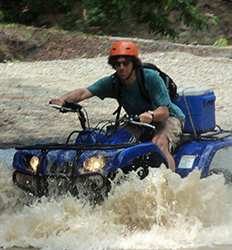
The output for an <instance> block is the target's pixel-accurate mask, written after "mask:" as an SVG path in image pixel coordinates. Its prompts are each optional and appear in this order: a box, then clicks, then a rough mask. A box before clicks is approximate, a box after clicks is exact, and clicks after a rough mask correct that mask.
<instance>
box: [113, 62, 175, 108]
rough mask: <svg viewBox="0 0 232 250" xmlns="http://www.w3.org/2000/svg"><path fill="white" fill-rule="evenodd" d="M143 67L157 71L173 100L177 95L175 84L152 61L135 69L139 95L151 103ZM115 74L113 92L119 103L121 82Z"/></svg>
mask: <svg viewBox="0 0 232 250" xmlns="http://www.w3.org/2000/svg"><path fill="white" fill-rule="evenodd" d="M144 69H152V70H154V71H156V72H158V73H159V76H160V77H161V78H162V79H163V81H164V83H165V85H166V87H167V89H168V92H169V96H170V98H171V100H172V101H173V100H175V99H177V97H178V94H177V86H176V84H175V82H174V81H173V80H172V78H171V77H170V76H169V75H167V74H166V73H164V72H163V71H162V70H160V69H159V68H158V67H157V66H156V65H155V64H152V63H143V64H142V66H141V67H140V68H139V69H138V70H137V72H136V78H137V80H138V84H139V89H140V92H141V95H142V96H143V97H144V98H145V99H146V100H147V101H148V102H149V103H151V99H150V96H149V93H148V90H147V89H146V87H145V77H144ZM114 76H115V84H114V85H115V93H116V96H117V97H116V99H117V100H118V103H119V104H120V93H121V88H120V86H121V83H120V80H119V79H118V77H117V76H116V74H114Z"/></svg>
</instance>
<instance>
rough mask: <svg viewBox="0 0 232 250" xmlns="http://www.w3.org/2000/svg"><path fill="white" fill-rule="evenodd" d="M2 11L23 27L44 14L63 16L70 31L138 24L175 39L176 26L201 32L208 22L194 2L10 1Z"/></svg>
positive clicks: (103, 0) (121, 0) (65, 25)
mask: <svg viewBox="0 0 232 250" xmlns="http://www.w3.org/2000/svg"><path fill="white" fill-rule="evenodd" d="M76 6H77V7H76ZM75 8H79V9H78V11H76V10H75ZM0 9H1V10H2V12H3V14H4V18H5V20H7V21H13V22H19V23H24V24H36V21H37V18H38V17H39V16H40V15H41V14H43V15H44V14H47V15H49V14H54V13H62V14H63V15H64V19H63V20H65V21H63V22H60V24H61V25H64V27H65V28H69V29H73V28H75V27H78V28H79V27H80V26H83V27H84V28H91V27H99V29H100V30H102V31H103V32H105V33H111V32H113V31H114V30H120V29H124V28H128V24H131V23H133V24H135V25H134V26H135V28H136V23H139V24H145V25H147V26H148V27H149V29H150V31H151V32H153V33H155V34H162V35H169V36H172V37H174V36H176V35H177V29H176V24H177V23H178V24H179V23H183V25H185V26H188V27H192V28H193V29H195V30H198V29H202V28H204V27H206V26H207V21H208V20H207V17H206V16H204V15H203V14H202V13H200V11H199V10H198V9H197V7H196V6H195V4H194V0H153V1H151V0H143V1H141V0H134V1H130V0H111V1H109V0H49V1H47V0H36V1H35V0H11V1H3V2H2V3H1V5H0Z"/></svg>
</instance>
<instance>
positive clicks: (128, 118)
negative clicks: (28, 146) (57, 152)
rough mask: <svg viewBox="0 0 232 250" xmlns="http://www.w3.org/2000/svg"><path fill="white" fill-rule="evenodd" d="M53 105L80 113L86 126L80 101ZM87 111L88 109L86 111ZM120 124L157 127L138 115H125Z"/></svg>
mask: <svg viewBox="0 0 232 250" xmlns="http://www.w3.org/2000/svg"><path fill="white" fill-rule="evenodd" d="M49 105H50V106H51V107H53V108H55V109H58V110H59V111H60V112H62V113H68V112H73V113H78V117H79V120H80V123H81V126H82V128H83V129H85V128H86V124H85V123H86V116H85V114H84V112H83V110H82V108H83V107H82V106H81V105H80V104H78V103H73V102H65V103H64V105H63V106H60V105H57V104H52V103H51V104H49ZM85 112H86V111H85ZM119 125H122V126H123V125H135V126H137V127H145V128H149V129H153V130H155V129H156V127H155V126H154V125H152V124H149V123H145V122H141V121H140V119H139V116H138V115H125V116H123V117H122V118H120V119H119Z"/></svg>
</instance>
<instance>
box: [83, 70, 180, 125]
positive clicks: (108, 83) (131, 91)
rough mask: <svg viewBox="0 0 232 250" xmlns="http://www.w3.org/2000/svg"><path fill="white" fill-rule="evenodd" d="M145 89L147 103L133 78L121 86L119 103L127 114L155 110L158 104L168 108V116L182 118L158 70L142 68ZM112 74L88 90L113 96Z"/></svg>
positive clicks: (97, 94)
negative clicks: (132, 80)
mask: <svg viewBox="0 0 232 250" xmlns="http://www.w3.org/2000/svg"><path fill="white" fill-rule="evenodd" d="M144 78H145V89H146V91H147V92H148V93H149V96H150V100H151V103H149V102H148V101H147V100H146V99H145V98H144V97H143V96H142V95H141V92H140V89H139V85H138V82H137V81H136V80H135V81H134V83H133V84H131V85H130V86H126V85H123V84H122V86H121V98H120V101H121V104H122V106H123V108H124V109H125V111H126V112H127V113H128V114H129V115H139V114H141V113H143V112H145V111H148V110H155V109H156V108H158V107H160V106H166V107H168V109H169V112H170V116H174V117H177V118H179V119H181V120H183V119H184V117H185V116H184V114H183V112H182V111H181V109H180V108H179V107H178V106H176V105H175V104H174V103H172V102H171V100H170V97H169V94H168V90H167V88H166V86H165V83H164V81H163V80H162V78H161V77H160V76H159V74H158V72H156V71H154V70H151V69H144ZM114 84H115V80H114V76H113V75H111V76H107V77H104V78H102V79H100V80H98V81H96V82H95V83H94V84H92V85H91V86H89V87H88V90H89V91H90V92H91V93H92V94H93V95H95V96H98V97H99V98H101V99H104V98H106V97H109V98H115V99H117V98H116V97H117V96H116V93H115V92H116V91H115V90H116V89H115V87H114Z"/></svg>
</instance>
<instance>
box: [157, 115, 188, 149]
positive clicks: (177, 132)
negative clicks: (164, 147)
mask: <svg viewBox="0 0 232 250" xmlns="http://www.w3.org/2000/svg"><path fill="white" fill-rule="evenodd" d="M183 125H184V123H183V121H181V120H179V119H178V118H176V117H173V116H171V117H169V118H168V119H167V121H166V122H165V126H164V127H163V128H162V129H161V130H160V131H158V134H160V133H163V134H165V135H166V136H167V138H168V140H169V146H170V149H171V150H174V149H175V148H176V147H177V146H178V145H179V143H180V140H181V136H182V130H183Z"/></svg>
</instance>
